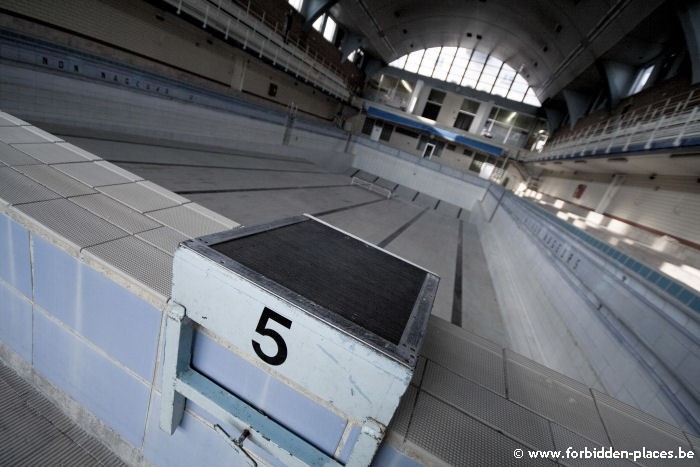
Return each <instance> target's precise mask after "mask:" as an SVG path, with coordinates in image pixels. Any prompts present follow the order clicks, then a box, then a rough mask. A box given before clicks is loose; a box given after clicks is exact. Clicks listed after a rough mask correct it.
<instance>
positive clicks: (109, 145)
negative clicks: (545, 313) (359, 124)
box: [63, 136, 508, 347]
mask: <svg viewBox="0 0 700 467" xmlns="http://www.w3.org/2000/svg"><path fill="white" fill-rule="evenodd" d="M63 138H64V139H66V140H67V141H70V142H72V143H73V144H76V145H77V146H79V147H82V148H84V149H86V150H88V151H90V152H92V153H94V154H96V155H98V156H100V157H102V158H104V159H106V160H109V161H111V162H114V163H116V164H118V165H120V166H121V167H123V168H124V169H126V170H129V171H131V172H133V173H135V174H137V175H139V176H141V177H143V178H145V179H147V180H150V181H152V182H154V183H157V184H159V185H161V186H163V187H165V188H167V189H169V190H171V191H174V192H176V193H178V194H181V195H182V196H185V197H186V198H189V199H191V200H192V201H195V202H197V203H199V204H201V205H203V206H205V207H207V208H209V209H211V210H213V211H215V212H217V213H219V214H221V215H223V216H226V217H228V218H230V219H232V220H234V221H236V222H239V223H241V224H243V225H256V224H262V223H266V222H270V221H274V220H277V219H283V218H285V217H291V216H296V215H299V214H302V213H308V214H313V215H315V216H317V217H319V218H321V219H323V220H324V221H326V222H328V223H330V224H332V225H334V226H336V227H338V228H340V229H342V230H345V231H347V232H350V233H351V234H354V235H356V236H358V237H360V238H362V239H364V240H366V241H368V242H371V243H374V244H376V245H378V246H380V247H383V248H385V249H387V250H388V251H391V252H392V253H395V254H397V255H399V256H401V257H403V258H405V259H406V260H408V261H411V262H413V263H416V264H418V265H419V266H422V267H424V268H426V269H428V270H430V271H432V272H434V273H436V274H437V275H438V276H440V286H439V289H438V294H437V297H436V300H435V304H434V307H433V314H434V315H436V316H439V317H440V318H443V319H445V320H447V321H449V322H452V323H454V324H458V325H461V326H462V327H464V328H465V329H468V330H469V331H471V332H473V333H475V334H477V335H480V336H482V337H485V338H487V339H489V340H491V341H493V342H494V343H496V344H499V345H501V346H504V347H507V346H508V342H507V337H506V334H505V330H504V327H503V322H502V319H501V314H500V311H499V308H498V303H497V301H496V296H495V293H494V290H493V285H492V283H491V278H490V276H489V272H488V268H487V266H486V259H485V257H484V253H483V250H482V247H481V243H480V242H479V238H478V234H477V232H476V228H475V227H474V226H472V225H471V224H470V223H469V222H468V221H467V220H466V219H467V218H468V215H469V213H468V212H465V211H463V210H460V209H459V208H457V207H456V206H450V205H449V204H447V203H442V202H441V203H438V202H437V201H438V200H436V199H432V198H429V197H427V196H425V195H424V194H417V193H416V192H415V191H411V190H409V189H407V188H405V187H398V188H397V187H395V184H392V183H390V182H388V181H386V180H376V181H375V178H376V177H374V176H372V175H371V174H363V173H355V171H354V170H350V171H348V172H347V173H345V174H331V173H328V172H326V171H324V170H323V169H322V168H320V167H318V166H316V165H314V164H312V163H310V162H308V161H305V160H292V159H289V158H282V157H279V156H275V155H270V154H250V153H248V154H243V153H235V152H233V151H226V150H221V149H206V148H196V149H186V148H182V147H171V146H168V145H167V144H142V143H138V144H137V143H129V142H123V141H111V140H104V139H92V138H76V137H70V136H63ZM352 175H355V176H358V177H364V178H366V179H368V180H369V181H374V182H375V183H376V184H378V185H384V186H387V187H390V188H394V193H395V194H396V195H397V196H395V197H393V198H391V199H386V198H385V197H383V196H381V195H378V194H376V193H373V192H371V191H369V190H367V189H365V188H361V187H358V186H357V185H352V184H351V181H352ZM416 195H417V196H416ZM436 205H437V207H436ZM458 216H459V217H458Z"/></svg>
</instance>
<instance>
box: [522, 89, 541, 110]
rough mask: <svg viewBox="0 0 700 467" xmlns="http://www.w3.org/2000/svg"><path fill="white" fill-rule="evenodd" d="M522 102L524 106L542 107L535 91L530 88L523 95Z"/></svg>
mask: <svg viewBox="0 0 700 467" xmlns="http://www.w3.org/2000/svg"><path fill="white" fill-rule="evenodd" d="M523 102H524V103H525V104H530V105H534V106H537V107H539V106H541V105H542V104H541V103H540V100H539V99H538V98H537V96H536V95H535V91H533V90H532V88H530V89H528V90H527V93H525V99H523Z"/></svg>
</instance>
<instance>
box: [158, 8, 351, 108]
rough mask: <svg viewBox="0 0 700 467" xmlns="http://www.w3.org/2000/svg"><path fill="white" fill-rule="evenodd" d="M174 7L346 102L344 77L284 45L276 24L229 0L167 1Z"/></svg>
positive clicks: (316, 58)
mask: <svg viewBox="0 0 700 467" xmlns="http://www.w3.org/2000/svg"><path fill="white" fill-rule="evenodd" d="M167 2H168V3H170V4H171V5H172V6H174V7H176V8H177V13H178V14H180V13H181V12H183V11H184V12H185V13H186V14H188V15H190V16H192V17H193V18H196V19H197V20H201V21H202V27H203V28H212V29H215V30H217V31H219V32H221V33H222V34H224V38H226V39H228V38H229V37H232V38H234V39H236V40H237V41H238V42H240V43H241V44H242V47H243V49H244V50H246V49H250V50H251V51H253V52H256V53H258V56H259V57H260V58H263V57H265V58H266V59H268V60H270V61H271V62H272V64H273V65H279V66H280V67H283V68H284V69H285V71H290V72H292V73H294V74H296V76H297V77H300V78H302V79H304V80H306V81H311V82H313V83H314V84H315V85H317V86H319V87H320V88H321V89H323V90H324V91H326V92H328V93H329V94H331V95H333V96H335V97H338V98H342V99H349V98H350V91H349V90H348V86H347V84H346V81H345V77H344V76H342V74H341V73H340V72H339V71H337V69H334V68H332V67H331V66H330V64H328V63H327V62H326V61H325V60H323V59H322V58H319V56H318V54H314V55H315V56H312V55H311V53H310V51H309V47H306V48H303V47H301V44H300V43H299V42H298V41H297V43H296V45H294V44H286V43H285V42H284V38H283V37H282V35H281V34H280V33H279V32H278V31H277V28H276V26H275V25H270V24H269V23H268V22H266V21H265V18H264V16H262V17H259V16H258V15H256V14H255V13H254V12H253V13H251V11H250V8H247V9H246V10H243V9H242V8H241V7H240V6H238V5H236V4H235V3H234V2H233V1H231V0H223V1H219V0H216V1H212V0H167Z"/></svg>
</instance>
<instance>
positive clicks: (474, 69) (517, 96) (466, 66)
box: [389, 47, 541, 107]
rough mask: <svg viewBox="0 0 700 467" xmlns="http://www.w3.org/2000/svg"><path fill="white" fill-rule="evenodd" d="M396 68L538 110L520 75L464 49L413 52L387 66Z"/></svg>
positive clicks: (501, 64) (434, 48)
mask: <svg viewBox="0 0 700 467" xmlns="http://www.w3.org/2000/svg"><path fill="white" fill-rule="evenodd" d="M389 65H390V66H393V67H395V68H399V69H402V70H406V71H408V72H411V73H418V74H419V75H423V76H428V77H431V78H435V79H439V80H442V81H447V82H448V83H454V84H459V85H461V86H464V87H470V88H474V89H477V90H479V91H484V92H488V93H489V94H494V95H498V96H502V97H505V98H507V99H510V100H514V101H517V102H524V103H525V104H529V105H534V106H537V107H539V106H540V105H541V104H540V101H539V99H537V96H536V95H535V91H534V90H533V89H532V88H531V87H530V85H529V84H528V82H527V81H526V80H525V78H523V77H522V76H521V75H520V73H518V72H517V71H516V70H514V69H513V68H512V67H511V66H510V65H508V64H506V63H504V62H502V61H501V60H499V59H497V58H496V57H494V56H491V55H486V54H484V53H482V52H479V51H478V50H472V49H465V48H463V47H459V48H457V47H431V48H429V49H423V50H416V51H414V52H411V53H410V54H407V55H404V56H402V57H400V58H397V59H396V60H394V61H393V62H391V63H390V64H389Z"/></svg>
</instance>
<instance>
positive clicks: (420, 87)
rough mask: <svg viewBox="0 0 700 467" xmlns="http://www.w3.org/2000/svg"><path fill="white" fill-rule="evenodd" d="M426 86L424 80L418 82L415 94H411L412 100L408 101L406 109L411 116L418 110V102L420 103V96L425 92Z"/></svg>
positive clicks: (414, 90)
mask: <svg viewBox="0 0 700 467" xmlns="http://www.w3.org/2000/svg"><path fill="white" fill-rule="evenodd" d="M424 84H425V82H424V81H423V80H422V79H419V80H418V81H416V86H415V87H414V88H413V92H412V93H411V99H409V101H408V108H407V109H406V112H408V113H410V114H412V113H413V110H414V109H415V108H416V102H418V96H419V95H420V92H421V91H422V90H423V85H424Z"/></svg>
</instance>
